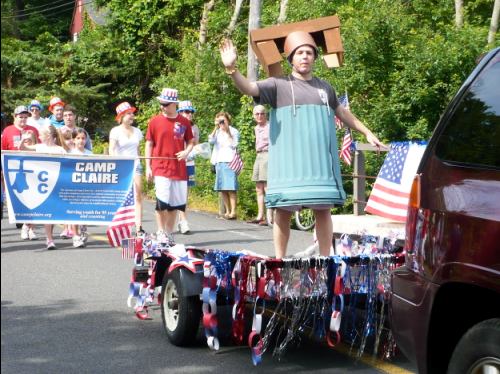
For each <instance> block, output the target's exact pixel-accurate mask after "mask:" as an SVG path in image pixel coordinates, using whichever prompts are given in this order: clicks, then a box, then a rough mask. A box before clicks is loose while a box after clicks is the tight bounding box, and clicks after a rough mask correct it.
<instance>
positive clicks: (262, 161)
mask: <svg viewBox="0 0 500 374" xmlns="http://www.w3.org/2000/svg"><path fill="white" fill-rule="evenodd" d="M268 158H269V156H268V152H259V153H257V157H256V158H255V162H254V164H253V174H252V181H254V182H267V160H268Z"/></svg>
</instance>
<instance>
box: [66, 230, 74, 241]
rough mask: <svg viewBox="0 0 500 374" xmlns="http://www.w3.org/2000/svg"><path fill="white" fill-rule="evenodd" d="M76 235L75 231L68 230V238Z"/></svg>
mask: <svg viewBox="0 0 500 374" xmlns="http://www.w3.org/2000/svg"><path fill="white" fill-rule="evenodd" d="M74 235H75V234H74V233H73V231H71V230H68V232H67V236H68V237H67V239H71V238H73V236H74Z"/></svg>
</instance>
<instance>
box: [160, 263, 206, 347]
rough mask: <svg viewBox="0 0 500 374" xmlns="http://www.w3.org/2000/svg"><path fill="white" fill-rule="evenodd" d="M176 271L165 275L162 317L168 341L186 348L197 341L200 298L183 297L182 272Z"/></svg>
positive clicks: (162, 292)
mask: <svg viewBox="0 0 500 374" xmlns="http://www.w3.org/2000/svg"><path fill="white" fill-rule="evenodd" d="M182 271H186V270H184V269H175V270H173V271H172V272H171V273H167V272H166V273H165V276H164V277H163V282H162V289H161V296H162V302H161V316H162V320H163V327H164V328H165V332H166V334H167V337H168V340H170V342H171V343H172V344H174V345H177V346H185V345H189V344H191V343H193V342H194V341H195V340H196V334H197V332H198V327H199V324H200V318H201V301H200V297H199V296H181V294H182V289H181V287H182V284H181V281H180V279H181V272H182Z"/></svg>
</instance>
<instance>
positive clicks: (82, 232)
mask: <svg viewBox="0 0 500 374" xmlns="http://www.w3.org/2000/svg"><path fill="white" fill-rule="evenodd" d="M80 239H82V240H83V242H84V243H87V240H88V239H89V234H88V232H87V226H86V225H81V226H80Z"/></svg>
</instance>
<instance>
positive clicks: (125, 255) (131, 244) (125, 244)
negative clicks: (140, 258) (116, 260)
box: [122, 238, 135, 260]
mask: <svg viewBox="0 0 500 374" xmlns="http://www.w3.org/2000/svg"><path fill="white" fill-rule="evenodd" d="M134 254H135V238H129V239H123V240H122V259H127V260H129V259H132V258H134Z"/></svg>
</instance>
